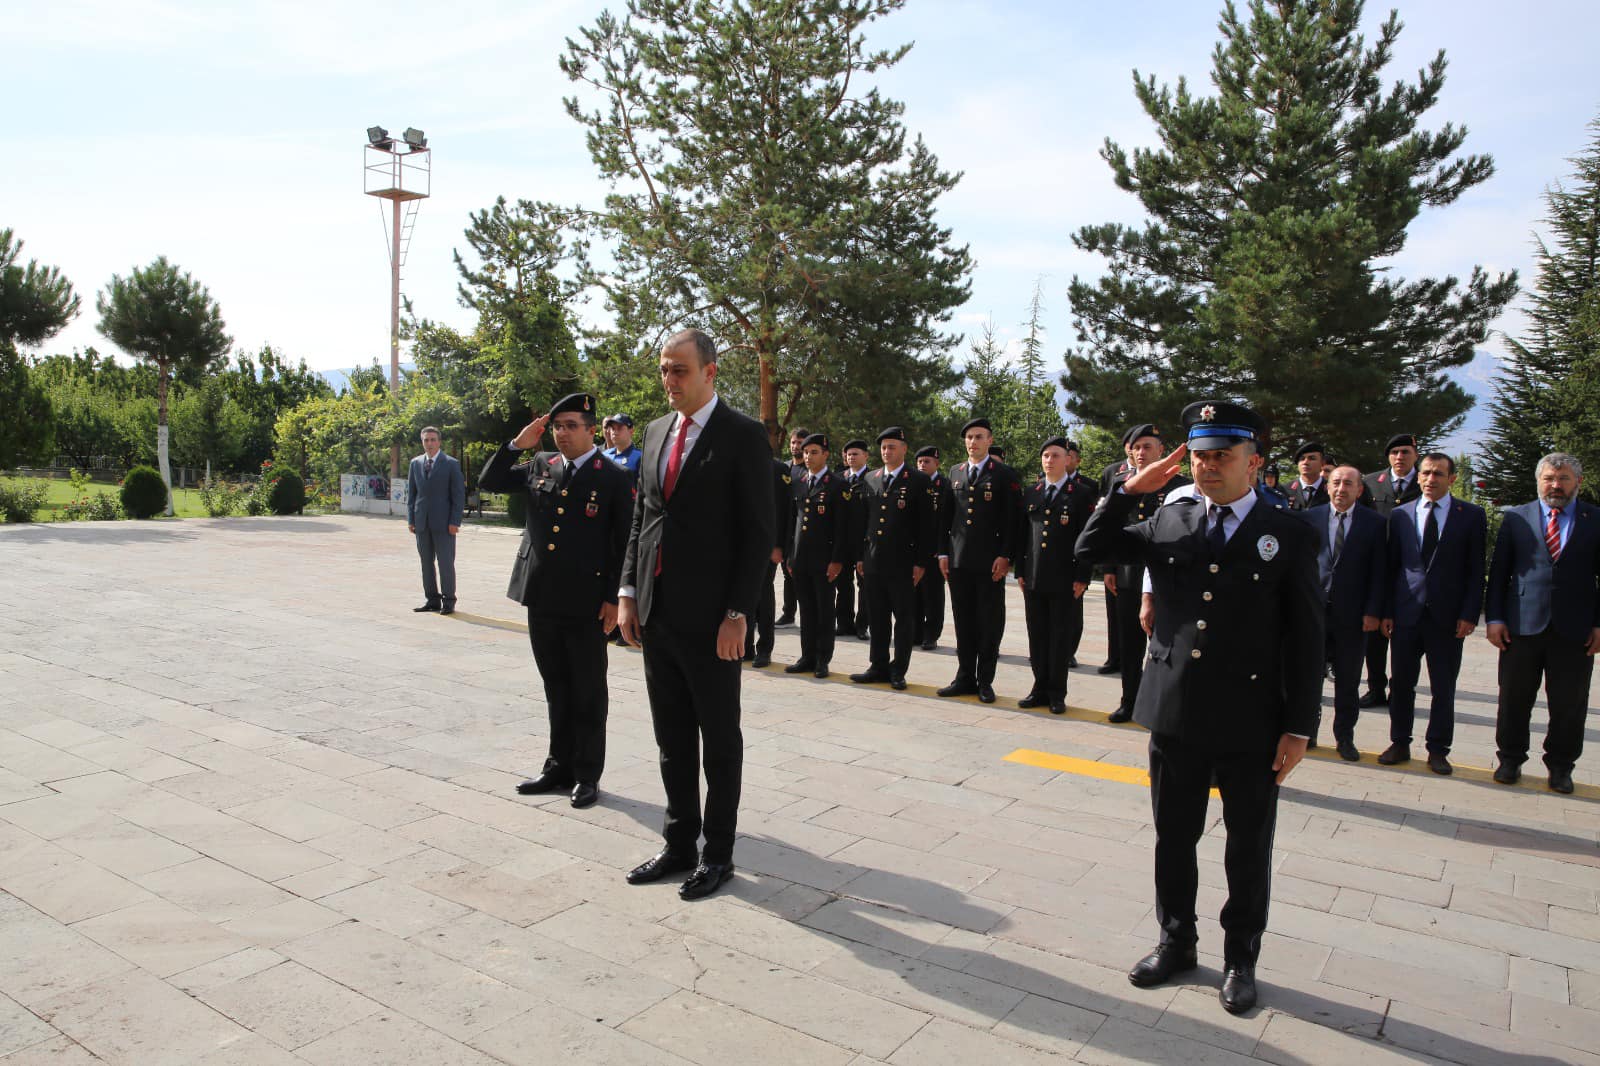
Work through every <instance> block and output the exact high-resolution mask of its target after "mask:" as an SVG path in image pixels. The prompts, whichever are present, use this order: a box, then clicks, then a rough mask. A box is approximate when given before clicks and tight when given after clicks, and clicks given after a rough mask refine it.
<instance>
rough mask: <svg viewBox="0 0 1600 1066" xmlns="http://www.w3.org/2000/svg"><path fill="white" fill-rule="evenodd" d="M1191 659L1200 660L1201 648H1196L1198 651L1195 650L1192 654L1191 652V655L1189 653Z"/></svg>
mask: <svg viewBox="0 0 1600 1066" xmlns="http://www.w3.org/2000/svg"><path fill="white" fill-rule="evenodd" d="M1189 658H1191V659H1198V658H1200V649H1199V648H1196V649H1195V650H1194V651H1192V652H1190V653H1189Z"/></svg>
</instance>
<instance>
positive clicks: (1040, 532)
mask: <svg viewBox="0 0 1600 1066" xmlns="http://www.w3.org/2000/svg"><path fill="white" fill-rule="evenodd" d="M1077 450H1078V449H1077V446H1076V445H1074V444H1073V443H1072V442H1071V441H1069V440H1068V439H1067V438H1065V437H1051V438H1050V439H1049V440H1047V441H1045V442H1044V446H1043V447H1042V448H1040V449H1039V462H1040V464H1041V465H1042V466H1043V467H1044V477H1043V478H1041V479H1040V480H1039V483H1038V484H1036V485H1034V486H1032V487H1031V488H1029V489H1027V490H1025V491H1024V492H1023V494H1022V510H1023V515H1024V522H1025V523H1026V525H1027V532H1026V534H1025V539H1024V540H1023V552H1022V556H1021V559H1020V561H1019V563H1018V566H1017V586H1018V587H1019V588H1021V589H1022V603H1023V607H1024V610H1025V611H1026V617H1027V620H1028V663H1029V665H1030V666H1032V667H1033V689H1032V690H1031V691H1030V692H1029V693H1028V695H1027V696H1025V697H1024V698H1022V699H1020V700H1018V701H1017V706H1018V707H1021V708H1023V709H1025V710H1026V709H1028V708H1031V707H1041V706H1048V707H1049V708H1050V713H1051V714H1066V713H1067V661H1068V659H1069V657H1070V651H1069V649H1070V648H1073V647H1075V646H1076V645H1077V642H1078V637H1079V636H1080V635H1081V634H1082V632H1083V592H1084V589H1086V588H1088V587H1089V564H1088V563H1087V562H1083V561H1081V560H1079V559H1078V558H1077V555H1076V547H1077V543H1078V535H1079V534H1080V533H1082V532H1083V527H1084V523H1086V522H1088V520H1089V513H1090V512H1091V511H1092V510H1094V491H1093V489H1092V488H1085V486H1084V485H1083V484H1082V483H1080V482H1078V481H1077V480H1076V479H1074V478H1073V477H1072V476H1071V475H1069V474H1068V473H1067V456H1068V455H1069V454H1074V453H1076V452H1077ZM1074 608H1076V609H1074Z"/></svg>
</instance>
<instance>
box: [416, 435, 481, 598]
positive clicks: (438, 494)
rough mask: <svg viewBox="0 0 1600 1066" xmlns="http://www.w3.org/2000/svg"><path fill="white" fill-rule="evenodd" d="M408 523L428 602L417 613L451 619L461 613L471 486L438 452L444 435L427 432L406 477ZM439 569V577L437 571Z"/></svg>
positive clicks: (458, 465) (447, 457)
mask: <svg viewBox="0 0 1600 1066" xmlns="http://www.w3.org/2000/svg"><path fill="white" fill-rule="evenodd" d="M406 482H407V485H408V486H409V488H408V489H407V492H406V521H407V523H408V524H409V525H410V527H411V532H413V533H415V534H416V535H417V554H418V555H419V556H421V557H422V591H423V593H424V594H426V595H427V597H428V598H427V601H426V602H425V603H423V605H422V606H421V607H414V608H412V610H414V611H438V612H439V613H440V614H452V613H454V612H455V609H456V533H458V532H459V531H460V529H461V514H462V512H463V511H464V510H466V504H467V482H466V479H465V478H463V477H462V476H461V464H460V463H458V462H456V461H455V460H454V459H452V458H451V457H450V456H448V455H446V454H445V453H444V452H443V451H441V450H440V448H439V431H438V430H437V429H435V428H434V427H432V426H424V427H423V429H422V454H421V455H419V456H417V457H416V458H415V459H413V460H411V471H410V473H408V474H407V475H406ZM435 567H437V572H435Z"/></svg>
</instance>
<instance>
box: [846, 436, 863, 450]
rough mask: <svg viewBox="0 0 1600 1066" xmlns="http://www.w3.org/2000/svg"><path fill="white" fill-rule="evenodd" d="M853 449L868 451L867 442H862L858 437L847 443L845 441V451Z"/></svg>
mask: <svg viewBox="0 0 1600 1066" xmlns="http://www.w3.org/2000/svg"><path fill="white" fill-rule="evenodd" d="M851 448H860V449H861V450H862V451H866V450H867V442H866V441H864V440H862V439H861V438H859V437H857V438H856V439H855V440H847V441H845V442H844V450H845V451H849V450H850V449H851Z"/></svg>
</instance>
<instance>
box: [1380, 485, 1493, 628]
mask: <svg viewBox="0 0 1600 1066" xmlns="http://www.w3.org/2000/svg"><path fill="white" fill-rule="evenodd" d="M1417 503H1418V501H1416V500H1412V501H1411V502H1409V503H1405V504H1401V505H1400V506H1399V507H1396V508H1395V509H1394V511H1393V512H1392V513H1391V514H1390V515H1389V579H1388V581H1387V582H1386V590H1387V596H1386V597H1385V606H1384V610H1383V616H1384V617H1385V618H1392V619H1394V621H1395V624H1396V625H1403V626H1411V625H1416V624H1417V623H1418V622H1420V621H1422V619H1423V617H1424V616H1426V617H1428V618H1431V619H1433V620H1434V621H1435V622H1437V623H1438V624H1440V625H1449V626H1451V627H1452V628H1454V623H1455V622H1456V621H1457V620H1458V619H1459V620H1460V621H1463V622H1471V623H1473V624H1474V625H1476V624H1477V622H1478V619H1479V617H1480V616H1481V615H1482V614H1483V569H1484V565H1483V564H1484V537H1485V536H1487V531H1488V520H1487V518H1486V517H1485V515H1484V513H1483V508H1482V507H1479V506H1478V505H1477V504H1472V503H1467V502H1466V501H1465V500H1458V499H1456V498H1455V497H1454V496H1446V497H1445V498H1444V499H1443V500H1441V501H1440V503H1441V504H1443V503H1448V504H1449V505H1450V515H1449V517H1448V518H1447V519H1445V523H1444V529H1443V530H1441V531H1440V534H1439V545H1438V547H1437V548H1436V549H1435V550H1434V554H1433V562H1432V564H1430V565H1428V566H1424V565H1423V563H1422V539H1421V535H1420V534H1419V533H1418V532H1417Z"/></svg>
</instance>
